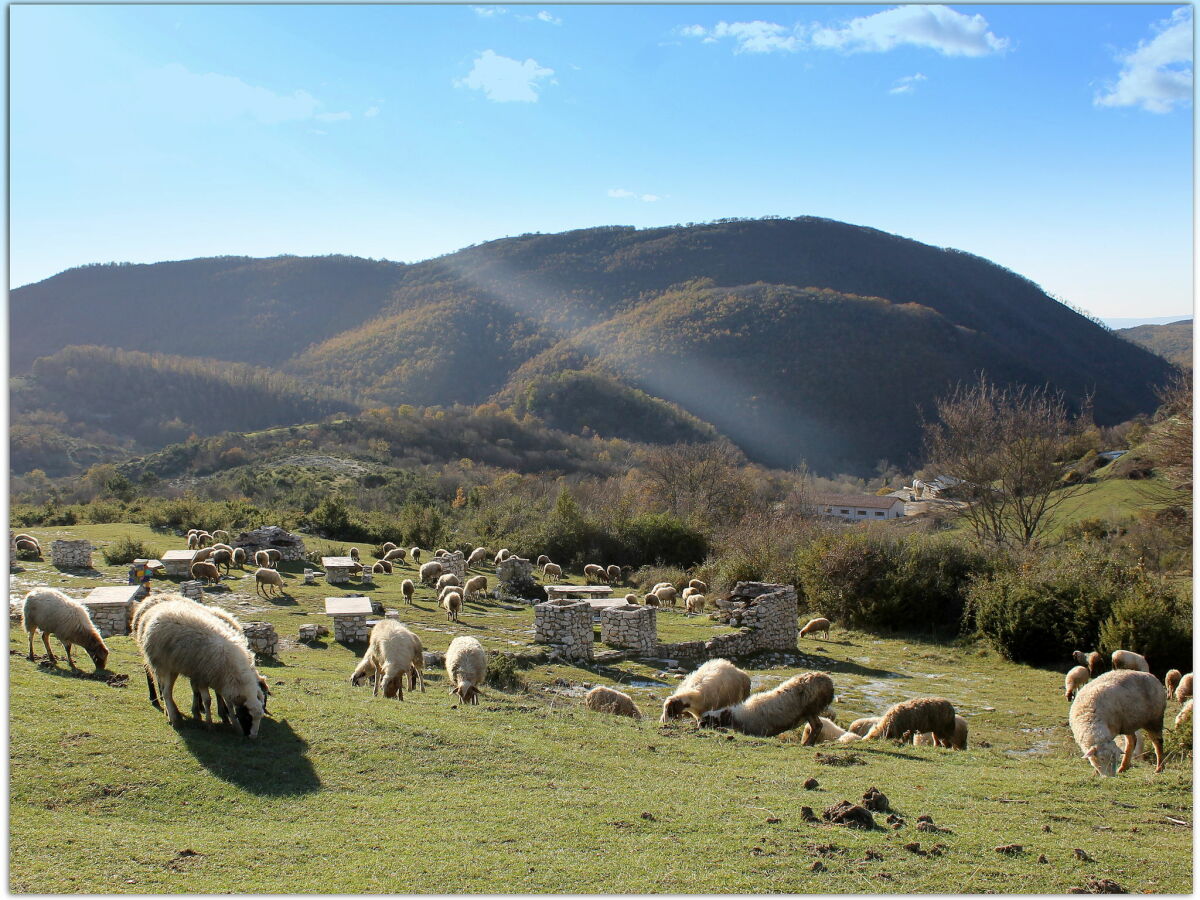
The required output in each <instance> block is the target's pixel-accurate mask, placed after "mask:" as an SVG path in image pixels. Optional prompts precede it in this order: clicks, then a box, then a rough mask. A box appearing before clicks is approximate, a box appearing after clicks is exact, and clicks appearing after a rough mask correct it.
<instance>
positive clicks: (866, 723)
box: [846, 716, 883, 737]
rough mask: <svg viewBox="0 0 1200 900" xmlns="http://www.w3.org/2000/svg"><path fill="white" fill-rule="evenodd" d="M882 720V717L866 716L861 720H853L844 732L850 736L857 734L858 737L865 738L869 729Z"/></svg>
mask: <svg viewBox="0 0 1200 900" xmlns="http://www.w3.org/2000/svg"><path fill="white" fill-rule="evenodd" d="M882 718H883V716H867V717H866V718H863V719H855V720H854V721H853V722H851V723H850V727H849V728H847V729H846V730H847V731H849V732H850V733H852V734H857V735H858V736H859V737H866V736H867V734H868V733H869V732H870V731H871V729H872V728H874V727H875V726H876V725H878V724H879V720H880V719H882Z"/></svg>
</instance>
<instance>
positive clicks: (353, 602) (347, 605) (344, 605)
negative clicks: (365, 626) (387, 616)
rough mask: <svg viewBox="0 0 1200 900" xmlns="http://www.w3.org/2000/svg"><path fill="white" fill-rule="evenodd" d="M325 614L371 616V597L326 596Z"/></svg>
mask: <svg viewBox="0 0 1200 900" xmlns="http://www.w3.org/2000/svg"><path fill="white" fill-rule="evenodd" d="M325 615H327V616H369V615H373V613H372V612H371V598H370V597H326V598H325Z"/></svg>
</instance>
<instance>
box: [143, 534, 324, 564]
mask: <svg viewBox="0 0 1200 900" xmlns="http://www.w3.org/2000/svg"><path fill="white" fill-rule="evenodd" d="M231 543H232V545H233V546H234V547H241V548H242V549H243V550H245V551H246V558H247V559H249V560H252V559H254V554H255V553H256V552H258V551H259V550H278V551H279V555H280V558H281V559H282V560H284V561H285V562H297V561H300V560H303V559H304V541H303V540H301V539H300V538H299V537H298V536H297V535H294V534H292V533H291V532H289V531H285V530H284V529H282V528H280V527H279V526H278V525H264V526H263V527H262V528H255V529H254V530H253V531H243V532H242V533H241V534H239V535H238V536H237V537H235V538H234V539H233V541H232V542H231ZM165 561H166V560H164V562H165Z"/></svg>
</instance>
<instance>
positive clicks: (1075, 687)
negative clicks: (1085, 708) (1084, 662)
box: [1063, 666, 1092, 703]
mask: <svg viewBox="0 0 1200 900" xmlns="http://www.w3.org/2000/svg"><path fill="white" fill-rule="evenodd" d="M1091 679H1092V676H1091V673H1090V672H1088V670H1087V667H1085V666H1076V667H1075V668H1073V669H1072V670H1071V671H1070V672H1068V673H1067V677H1066V680H1065V682H1064V684H1063V692H1064V693H1065V694H1066V695H1067V702H1068V703H1069V702H1070V701H1072V700H1074V699H1075V695H1076V694H1078V693H1079V689H1080V688H1081V687H1083V686H1084V685H1085V684H1087V683H1088V682H1089V681H1091Z"/></svg>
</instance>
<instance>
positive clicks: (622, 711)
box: [583, 685, 642, 719]
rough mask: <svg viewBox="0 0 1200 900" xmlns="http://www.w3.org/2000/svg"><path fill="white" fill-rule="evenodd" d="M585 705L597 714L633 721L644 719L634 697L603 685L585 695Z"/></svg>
mask: <svg viewBox="0 0 1200 900" xmlns="http://www.w3.org/2000/svg"><path fill="white" fill-rule="evenodd" d="M583 705H584V706H586V707H587V708H588V709H594V710H595V711H596V712H603V713H609V714H611V715H614V716H628V717H629V718H631V719H640V718H641V717H642V713H641V710H639V709H638V708H637V704H636V703H634V702H633V698H632V697H630V696H629V695H628V694H626V693H623V692H621V691H618V690H614V689H613V688H610V687H604V686H603V685H597V686H596V687H594V688H592V689H591V690H590V691H588V692H587V693H586V694H584V695H583Z"/></svg>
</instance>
